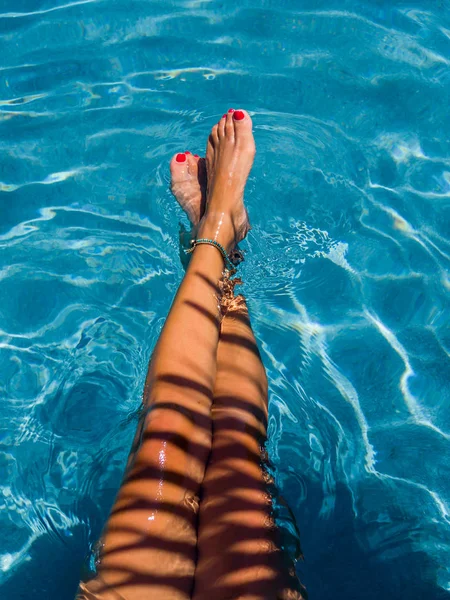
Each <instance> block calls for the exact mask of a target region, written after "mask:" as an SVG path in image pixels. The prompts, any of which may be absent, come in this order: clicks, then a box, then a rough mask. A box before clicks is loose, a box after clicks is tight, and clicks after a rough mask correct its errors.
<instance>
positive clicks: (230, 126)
mask: <svg viewBox="0 0 450 600" xmlns="http://www.w3.org/2000/svg"><path fill="white" fill-rule="evenodd" d="M233 114H234V111H233V113H231V112H228V115H227V118H226V121H225V135H226V137H227V139H234V122H233Z"/></svg>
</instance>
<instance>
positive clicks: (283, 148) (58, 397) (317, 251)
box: [0, 0, 450, 600]
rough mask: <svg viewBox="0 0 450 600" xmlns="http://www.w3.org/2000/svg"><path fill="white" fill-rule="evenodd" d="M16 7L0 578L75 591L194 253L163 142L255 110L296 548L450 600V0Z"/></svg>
mask: <svg viewBox="0 0 450 600" xmlns="http://www.w3.org/2000/svg"><path fill="white" fill-rule="evenodd" d="M0 11H1V13H2V14H0V51H1V52H0V56H1V59H0V148H1V161H0V182H1V183H0V215H1V219H0V281H1V283H0V399H1V405H0V406H1V410H0V586H1V587H0V597H1V598H2V599H5V600H19V599H29V598H33V600H72V598H73V595H74V592H75V588H76V585H77V581H78V576H79V570H80V567H81V564H82V562H83V559H84V557H85V555H86V553H87V552H88V549H89V545H90V544H92V543H93V541H94V540H95V539H96V537H97V536H98V534H99V531H100V529H101V527H102V524H103V522H104V520H105V518H106V515H107V513H108V510H109V506H110V505H111V503H112V501H113V498H114V495H115V492H116V490H117V487H118V485H119V482H120V478H121V474H122V470H123V467H124V461H125V458H126V455H127V453H128V449H129V446H130V443H131V438H132V436H133V432H134V429H135V426H136V415H137V410H138V407H139V404H140V399H141V392H142V388H143V381H144V377H145V373H146V367H147V362H148V359H149V357H150V354H151V351H152V348H153V346H154V344H155V341H156V339H157V337H158V333H159V331H160V330H161V327H162V324H163V322H164V319H165V317H166V314H167V310H168V305H169V303H170V300H171V298H172V296H173V294H174V292H175V290H176V288H177V285H178V284H179V282H180V279H181V277H182V274H183V271H182V268H181V265H180V261H179V248H178V230H179V223H180V221H183V217H182V215H181V212H180V210H179V208H178V207H177V206H176V203H175V201H174V200H173V198H172V197H171V195H170V193H169V191H168V177H169V174H168V161H169V159H170V157H171V155H172V154H173V153H174V152H176V151H178V150H186V149H189V150H191V151H192V152H197V153H202V152H203V149H204V146H205V140H206V136H207V134H208V132H209V129H210V128H211V126H212V125H213V124H214V122H215V121H216V120H217V119H218V118H219V117H220V116H221V115H222V114H223V112H224V111H225V110H226V109H227V108H229V107H234V108H238V107H243V108H246V109H247V110H249V111H250V112H251V114H252V116H253V120H254V128H255V137H256V143H257V147H258V153H257V157H256V162H255V167H254V170H253V172H252V176H251V180H250V182H249V186H248V193H247V197H246V200H247V204H248V207H249V212H250V217H251V221H252V223H253V230H252V231H251V233H250V235H249V238H248V242H247V246H246V247H247V249H248V255H247V260H246V262H245V263H244V265H243V269H242V274H243V277H244V279H245V281H246V285H245V293H246V294H247V296H248V300H249V304H250V308H251V311H252V318H253V324H254V329H255V332H256V334H257V337H258V339H259V341H260V345H261V348H262V354H263V359H264V362H265V365H266V367H267V370H268V374H269V379H270V382H271V384H270V391H271V405H270V432H271V443H270V452H271V457H272V461H273V463H274V464H275V465H276V467H277V480H278V483H279V485H280V487H281V491H282V493H283V495H284V496H285V497H286V499H287V500H288V502H289V503H290V505H291V507H292V510H293V512H294V514H295V516H296V519H297V521H298V525H299V528H300V530H301V533H302V546H303V551H304V554H305V562H304V563H302V564H300V565H299V572H300V573H301V576H302V578H303V580H304V582H305V583H306V585H307V587H308V589H309V592H310V597H311V599H313V600H328V599H331V598H333V600H341V599H342V600H344V599H345V600H361V599H365V600H375V599H377V600H378V599H379V598H383V599H384V600H391V599H392V600H397V599H399V598H411V599H412V600H416V599H422V598H423V599H425V598H426V599H427V600H437V599H442V600H444V599H447V600H448V599H449V598H450V567H449V565H450V473H449V470H450V444H449V438H450V410H449V408H450V392H449V389H450V387H449V383H450V381H449V380H450V359H449V357H450V325H449V324H450V319H449V317H450V309H449V306H450V304H449V292H450V275H449V259H450V242H449V239H450V137H449V133H448V132H449V131H450V119H449V116H448V106H449V99H450V69H449V66H450V4H449V2H448V1H447V0H433V1H431V0H428V1H427V2H425V0H422V1H421V2H418V1H416V0H410V1H409V2H406V1H395V0H389V1H388V0H365V1H357V0H339V1H337V0H328V1H327V2H324V1H323V0H314V1H313V0H302V1H300V0H283V1H282V2H280V0H278V1H276V0H241V1H240V2H230V1H225V0H224V1H218V0H216V1H215V2H212V1H210V0H209V1H208V0H204V1H201V0H177V1H175V0H164V1H162V0H147V1H144V0H141V1H138V0H109V1H106V0H103V1H102V0H84V1H83V0H81V1H78V2H69V1H67V2H64V0H2V2H1V3H0Z"/></svg>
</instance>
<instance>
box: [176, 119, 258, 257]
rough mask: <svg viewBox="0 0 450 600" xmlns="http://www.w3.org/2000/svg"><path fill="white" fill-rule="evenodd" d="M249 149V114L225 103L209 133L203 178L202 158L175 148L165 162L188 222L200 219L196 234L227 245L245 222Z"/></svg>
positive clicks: (236, 237) (242, 232) (251, 143)
mask: <svg viewBox="0 0 450 600" xmlns="http://www.w3.org/2000/svg"><path fill="white" fill-rule="evenodd" d="M254 155H255V143H254V139H253V134H252V122H251V119H250V117H249V115H248V114H247V113H246V112H245V111H241V110H239V111H233V110H232V109H230V111H229V112H228V113H227V114H226V115H224V116H223V117H222V119H221V120H220V121H219V123H218V124H217V125H215V126H214V127H213V128H212V131H211V134H210V136H209V139H208V144H207V150H206V171H207V178H206V173H205V162H204V159H201V158H200V157H198V156H197V155H192V154H191V153H190V152H184V153H179V154H176V155H175V156H174V157H173V158H172V160H171V162H170V171H171V176H172V182H171V187H172V192H173V194H174V196H175V197H176V199H177V201H178V202H179V204H180V205H181V207H182V208H183V209H184V210H185V211H186V213H187V215H188V217H189V219H190V221H191V223H192V224H193V225H194V226H196V225H197V224H198V223H199V221H201V230H202V233H201V235H202V236H203V237H210V238H212V239H215V240H217V241H219V242H220V243H222V244H223V245H224V246H226V247H227V249H228V250H230V249H231V248H232V247H234V245H235V243H238V242H239V241H240V240H242V239H243V238H244V237H245V235H246V234H247V232H248V230H249V228H250V226H249V222H248V216H247V211H246V210H245V207H244V204H243V196H244V188H245V184H246V182H247V178H248V175H249V173H250V169H251V167H252V164H253V159H254ZM206 182H207V183H208V185H207V186H206ZM206 187H208V191H207V193H206Z"/></svg>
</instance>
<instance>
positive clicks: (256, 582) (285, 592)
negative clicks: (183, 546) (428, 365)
mask: <svg viewBox="0 0 450 600" xmlns="http://www.w3.org/2000/svg"><path fill="white" fill-rule="evenodd" d="M212 417H213V442H212V451H211V456H210V460H209V463H208V467H207V470H206V475H205V479H204V482H203V486H202V496H201V504H200V522H199V531H198V552H199V555H198V563H197V569H196V574H195V588H194V595H193V598H194V600H207V599H210V598H214V599H215V600H231V599H238V598H239V599H244V598H245V599H248V600H266V599H269V598H270V599H271V600H274V599H275V598H283V597H285V598H292V599H294V598H302V597H303V596H302V594H301V592H300V589H301V587H300V585H299V583H298V580H297V578H296V577H295V574H294V573H293V572H292V569H291V570H290V569H289V567H288V565H287V563H286V562H285V559H284V557H283V556H282V553H281V551H280V549H279V544H278V543H277V531H276V528H275V526H274V523H273V519H272V507H271V499H270V496H269V494H268V490H267V481H266V475H265V472H264V468H263V467H262V458H261V450H262V445H263V444H264V442H265V438H266V423H267V378H266V373H265V370H264V367H263V365H262V362H261V359H260V356H259V352H258V348H257V344H256V341H255V338H254V335H253V332H252V330H251V327H250V320H249V316H248V312H247V308H246V305H245V302H244V300H243V298H241V297H238V299H236V303H235V306H234V307H233V308H232V309H231V310H230V311H229V312H228V313H227V316H226V317H225V319H224V321H223V323H222V331H221V337H220V342H219V348H218V357H217V375H216V385H215V390H214V402H213V408H212Z"/></svg>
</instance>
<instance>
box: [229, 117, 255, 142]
mask: <svg viewBox="0 0 450 600" xmlns="http://www.w3.org/2000/svg"><path fill="white" fill-rule="evenodd" d="M233 126H234V132H235V136H236V140H237V142H238V143H249V144H251V145H252V146H254V140H253V133H252V126H253V123H252V120H251V118H250V115H249V114H248V112H247V111H246V110H242V109H239V110H236V111H235V112H234V113H233Z"/></svg>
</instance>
